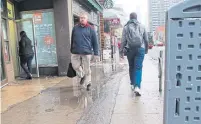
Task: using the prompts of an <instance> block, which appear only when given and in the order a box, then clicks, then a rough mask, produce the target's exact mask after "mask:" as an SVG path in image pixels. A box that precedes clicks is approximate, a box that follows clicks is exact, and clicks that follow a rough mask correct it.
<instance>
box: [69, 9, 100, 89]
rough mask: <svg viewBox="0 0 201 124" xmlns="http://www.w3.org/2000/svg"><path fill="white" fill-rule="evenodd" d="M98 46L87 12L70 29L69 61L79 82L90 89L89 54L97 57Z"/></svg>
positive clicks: (96, 58)
mask: <svg viewBox="0 0 201 124" xmlns="http://www.w3.org/2000/svg"><path fill="white" fill-rule="evenodd" d="M98 50H99V47H98V41H97V37H96V33H95V30H94V29H93V28H92V27H91V26H90V25H89V24H88V17H87V14H85V13H83V14H81V16H80V23H79V24H77V25H76V26H75V27H74V28H73V31H72V37H71V53H72V56H71V63H72V66H73V68H74V70H75V71H76V74H77V76H78V77H79V78H81V80H80V84H81V85H83V86H84V87H86V88H87V90H90V87H91V68H90V61H91V56H92V54H93V53H94V59H95V60H96V61H97V60H98V59H99V56H98V55H99V52H98Z"/></svg>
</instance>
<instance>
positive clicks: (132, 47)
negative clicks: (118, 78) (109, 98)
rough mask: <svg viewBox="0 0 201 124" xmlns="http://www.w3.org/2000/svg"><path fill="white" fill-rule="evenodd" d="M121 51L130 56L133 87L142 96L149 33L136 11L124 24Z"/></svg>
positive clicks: (122, 54)
mask: <svg viewBox="0 0 201 124" xmlns="http://www.w3.org/2000/svg"><path fill="white" fill-rule="evenodd" d="M120 52H121V56H122V57H123V56H124V54H126V55H127V58H128V63H129V73H130V80H131V88H132V89H133V90H134V92H135V93H136V95H137V96H141V93H140V88H141V81H142V66H143V61H144V56H145V54H147V53H148V35H147V32H146V30H145V28H144V26H142V25H141V24H140V22H138V20H137V14H136V13H134V12H133V13H131V14H130V20H129V21H128V23H127V24H126V25H125V26H124V29H123V34H122V44H121V49H120Z"/></svg>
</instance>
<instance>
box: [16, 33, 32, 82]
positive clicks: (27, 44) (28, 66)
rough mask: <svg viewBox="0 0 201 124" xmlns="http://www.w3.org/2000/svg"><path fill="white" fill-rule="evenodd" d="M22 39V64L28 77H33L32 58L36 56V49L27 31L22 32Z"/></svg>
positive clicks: (20, 51)
mask: <svg viewBox="0 0 201 124" xmlns="http://www.w3.org/2000/svg"><path fill="white" fill-rule="evenodd" d="M20 37H21V40H20V41H19V56H20V65H21V67H22V69H23V70H24V71H25V73H26V74H27V77H26V79H29V80H31V79H32V74H31V72H32V60H33V57H34V51H33V49H32V48H33V46H32V41H31V40H30V39H29V38H28V37H27V35H26V32H25V31H22V32H20Z"/></svg>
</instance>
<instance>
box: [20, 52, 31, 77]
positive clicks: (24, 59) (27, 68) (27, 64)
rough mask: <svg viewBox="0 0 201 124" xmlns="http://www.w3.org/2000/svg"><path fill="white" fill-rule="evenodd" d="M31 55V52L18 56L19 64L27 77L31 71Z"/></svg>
mask: <svg viewBox="0 0 201 124" xmlns="http://www.w3.org/2000/svg"><path fill="white" fill-rule="evenodd" d="M33 57H34V55H33V54H30V55H23V56H20V65H21V67H22V69H23V70H24V72H25V73H26V74H27V76H28V77H30V76H31V73H32V60H33Z"/></svg>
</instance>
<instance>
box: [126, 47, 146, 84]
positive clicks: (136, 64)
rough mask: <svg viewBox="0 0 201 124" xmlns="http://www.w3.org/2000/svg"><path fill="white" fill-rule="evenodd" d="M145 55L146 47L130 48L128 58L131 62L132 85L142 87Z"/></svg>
mask: <svg viewBox="0 0 201 124" xmlns="http://www.w3.org/2000/svg"><path fill="white" fill-rule="evenodd" d="M144 56H145V48H138V49H135V50H128V52H127V58H128V63H129V74H130V80H131V85H133V86H134V87H138V88H141V81H142V66H143V61H144Z"/></svg>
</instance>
